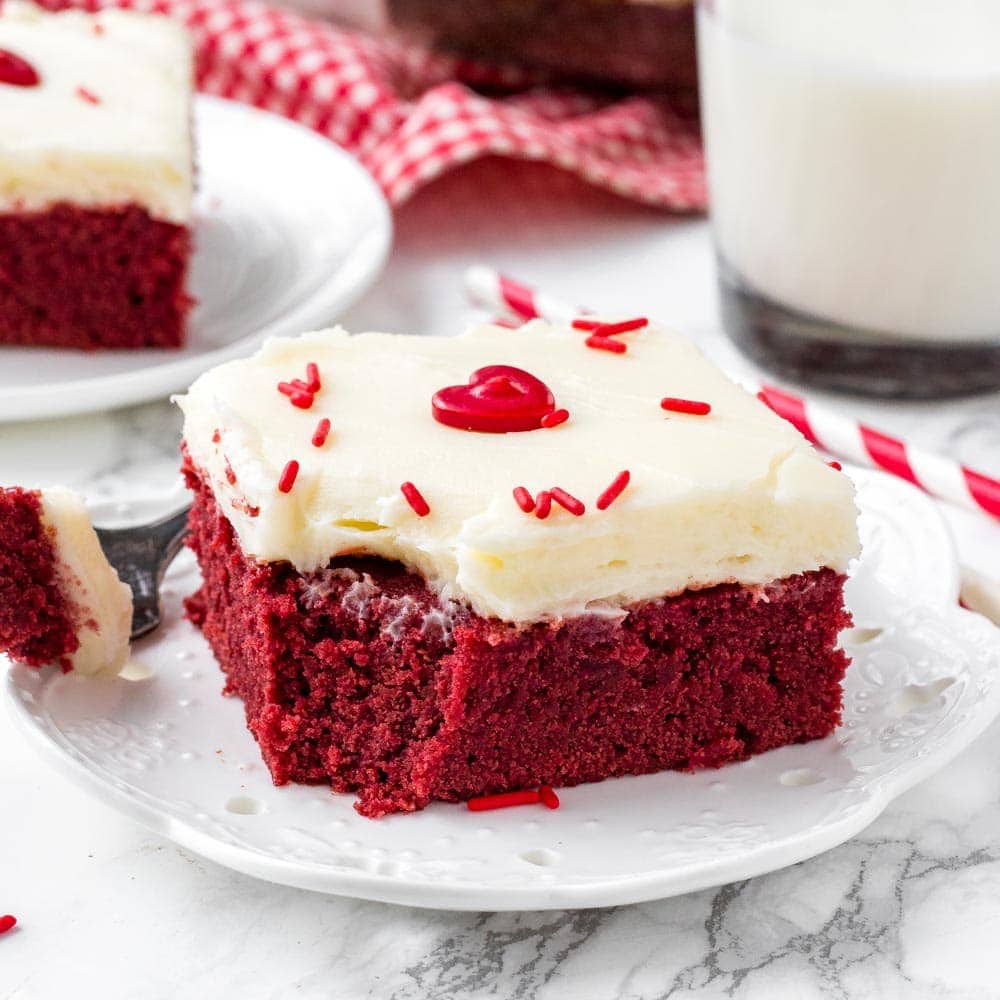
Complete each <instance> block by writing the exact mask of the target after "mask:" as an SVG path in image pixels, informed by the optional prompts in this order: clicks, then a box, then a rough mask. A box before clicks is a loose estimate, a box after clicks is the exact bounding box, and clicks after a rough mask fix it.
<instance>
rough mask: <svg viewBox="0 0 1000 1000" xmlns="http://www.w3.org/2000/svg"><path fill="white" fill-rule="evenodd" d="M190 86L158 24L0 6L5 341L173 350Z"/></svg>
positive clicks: (180, 283) (185, 219)
mask: <svg viewBox="0 0 1000 1000" xmlns="http://www.w3.org/2000/svg"><path fill="white" fill-rule="evenodd" d="M192 77H193V72H192V53H191V45H190V41H189V40H188V38H187V36H186V34H185V32H184V30H183V29H182V28H181V27H180V26H179V25H177V24H175V23H174V22H172V21H170V20H168V19H167V18H164V17H153V16H147V15H143V14H136V13H132V12H126V11H107V12H104V13H100V14H86V13H83V12H80V11H66V12H62V13H57V14H52V13H45V12H43V11H41V10H40V9H39V8H36V7H34V6H32V5H30V4H27V3H22V2H19V0H12V2H8V3H5V4H3V5H2V7H0V344H3V343H7V344H19V345H48V346H58V347H70V348H80V349H84V350H92V349H97V348H109V349H110V348H136V347H178V346H180V345H181V343H182V342H183V339H184V331H185V324H186V320H187V315H188V312H189V310H190V308H191V305H192V301H193V300H192V299H191V297H190V296H189V295H188V293H187V290H186V287H185V284H186V279H187V271H188V262H189V258H190V255H191V233H190V228H189V227H190V217H191V188H192V152H191V135H190V110H191V90H192Z"/></svg>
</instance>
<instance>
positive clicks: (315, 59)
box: [43, 0, 706, 211]
mask: <svg viewBox="0 0 1000 1000" xmlns="http://www.w3.org/2000/svg"><path fill="white" fill-rule="evenodd" d="M43 2H44V3H45V5H46V6H49V7H62V6H79V7H84V8H86V9H88V10H96V9H98V8H101V7H109V6H116V7H125V8H130V9H136V10H144V11H155V12H158V13H164V14H169V15H171V16H173V17H176V18H178V19H180V20H181V21H183V22H184V23H186V24H187V25H188V27H189V28H190V29H191V31H192V32H193V34H194V38H195V43H196V46H197V71H198V85H199V88H200V89H202V90H204V91H206V92H207V93H210V94H218V95H221V96H222V97H229V98H234V99H236V100H240V101H246V102H248V103H250V104H254V105H256V106H257V107H260V108H266V109H267V110H269V111H275V112H277V113H278V114H282V115H286V116H288V117H289V118H294V119H295V120H296V121H299V122H302V123H303V124H304V125H308V126H309V127H310V128H313V129H315V130H316V131H318V132H320V133H322V134H323V135H325V136H328V137H329V138H330V139H332V140H333V141H334V142H336V143H338V144H339V145H341V146H343V147H344V148H345V149H347V150H349V151H350V152H352V153H353V154H354V155H355V156H356V157H357V158H358V159H359V160H360V161H361V162H362V163H363V164H364V165H365V166H366V167H367V168H368V170H369V171H371V173H372V175H373V176H374V177H375V179H376V180H377V181H378V183H379V184H380V185H381V186H382V188H383V190H384V191H385V193H386V196H387V197H388V198H389V200H390V202H392V203H393V204H397V205H398V204H400V203H402V202H403V201H405V200H406V199H407V198H408V197H409V196H410V195H411V194H412V193H413V192H414V191H415V190H416V189H417V188H419V187H420V186H421V185H423V184H426V183H427V182H428V181H430V180H433V179H434V178H435V177H437V176H439V175H440V174H442V173H444V172H445V171H446V170H449V169H451V168H453V167H455V166H458V165H459V164H462V163H467V162H469V161H470V160H474V159H476V158H478V157H481V156H487V155H498V156H510V157H518V158H520V159H526V160H539V161H543V162H546V163H551V164H554V165H555V166H558V167H561V168H563V169H565V170H569V171H572V172H573V173H576V174H578V175H579V176H580V177H582V178H584V179H586V180H587V181H589V182H591V183H592V184H596V185H598V186H600V187H603V188H607V189H609V190H611V191H615V192H617V193H618V194H621V195H624V196H625V197H628V198H633V199H636V200H638V201H643V202H646V203H648V204H651V205H657V206H661V207H663V208H667V209H672V210H674V211H699V210H702V209H704V207H705V203H706V196H705V180H704V172H703V165H702V154H701V143H700V140H699V136H698V129H697V119H696V116H695V115H694V114H692V112H691V110H690V109H683V108H681V107H679V106H678V105H677V104H675V103H672V102H671V101H670V100H669V99H667V98H660V97H648V96H641V97H638V96H637V97H626V98H623V99H615V100H613V99H610V98H608V97H599V96H595V95H592V94H588V93H583V92H579V91H570V90H566V89H565V88H554V87H547V86H545V85H543V84H542V83H540V82H539V81H538V80H537V79H536V80H533V79H532V78H531V77H530V76H529V75H527V74H526V73H523V72H521V71H518V70H514V69H510V68H503V67H492V66H487V65H483V64H481V63H475V62H471V61H469V60H464V59H459V58H456V57H450V56H443V55H439V54H435V53H431V52H427V51H425V50H423V49H418V48H414V47H411V46H407V45H403V44H401V43H399V42H397V41H393V40H390V39H386V38H381V37H372V36H368V35H364V34H361V33H358V32H354V31H349V30H345V29H342V28H338V27H335V26H333V25H330V24H326V23H323V22H320V21H314V20H310V19H308V18H306V17H302V16H300V15H298V14H294V13H291V12H289V11H286V10H279V9H276V8H273V7H268V6H266V5H264V4H261V3H257V2H253V0H68V2H67V0H43ZM485 94H489V95H490V96H484V95H485Z"/></svg>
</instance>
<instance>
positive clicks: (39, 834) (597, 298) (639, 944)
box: [0, 162, 1000, 1000]
mask: <svg viewBox="0 0 1000 1000" xmlns="http://www.w3.org/2000/svg"><path fill="white" fill-rule="evenodd" d="M491 204H503V205H504V206H505V211H504V212H502V213H500V212H493V211H491V210H489V209H487V207H486V206H489V205H491ZM474 262H482V263H489V264H492V265H494V266H498V267H500V268H502V269H506V270H508V271H510V272H512V273H515V274H517V275H521V276H524V277H525V278H526V279H527V280H531V281H534V282H537V283H539V284H541V285H544V286H546V287H549V288H551V289H553V290H554V291H556V292H558V293H559V294H560V295H561V296H562V297H564V298H568V299H570V300H574V299H576V300H580V299H586V300H587V302H588V304H592V305H594V306H596V307H598V308H602V309H607V310H608V311H612V312H613V311H616V310H621V311H623V312H636V311H642V312H648V313H650V314H654V315H656V316H658V317H660V318H661V319H663V320H664V321H666V322H669V323H671V324H672V325H674V326H676V327H677V328H679V329H681V330H684V331H685V332H687V333H689V334H690V335H692V336H693V337H695V338H696V339H697V340H698V341H699V342H700V343H702V345H703V346H704V348H705V350H706V351H707V352H708V353H710V354H711V355H712V356H713V357H714V358H715V359H716V360H717V361H719V362H720V363H721V364H722V365H724V366H725V367H726V368H727V369H729V370H730V371H731V372H733V373H734V374H737V375H744V376H747V377H751V378H752V377H753V374H754V373H753V372H752V370H751V369H750V368H749V367H748V366H747V364H746V363H745V362H743V361H742V360H741V359H740V358H739V357H738V356H737V355H736V354H735V352H734V351H733V349H732V348H731V347H730V346H729V345H728V343H727V342H726V341H725V339H724V337H723V336H722V335H721V332H720V329H719V322H718V317H717V307H716V301H715V291H714V273H713V267H712V260H711V248H710V243H709V238H708V232H707V226H706V225H705V224H704V223H703V222H702V221H700V220H689V219H671V218H669V217H665V216H663V215H662V214H659V213H656V212H653V211H650V210H647V209H644V208H641V207H637V206H633V205H630V204H627V203H625V202H622V201H619V200H617V199H615V198H613V197H611V196H607V195H603V194H600V193H598V192H594V191H591V190H589V189H587V188H585V187H583V186H582V185H580V184H579V183H577V182H575V181H572V180H570V179H569V178H565V177H563V176H562V175H559V174H557V173H555V172H554V171H550V170H548V169H545V168H531V167H520V166H512V165H511V164H508V163H500V162H495V163H487V164H482V165H477V166H474V167H472V168H469V169H467V170H466V171H463V172H462V173H460V174H458V175H455V176H453V177H450V178H446V179H444V180H442V181H439V182H438V183H436V184H434V185H432V186H431V187H430V188H429V189H428V190H426V191H424V192H422V193H421V194H420V195H419V196H418V197H417V198H416V200H415V201H414V202H412V203H411V204H409V205H408V206H406V207H405V208H404V209H403V210H402V211H401V212H400V213H399V217H398V236H397V244H396V248H395V250H394V252H393V255H392V258H391V260H390V262H389V266H388V270H387V272H386V275H385V277H384V279H383V280H382V281H381V282H380V283H379V285H378V287H377V288H376V290H375V291H374V292H373V293H371V294H370V295H369V296H368V297H367V298H366V299H365V300H364V301H363V302H361V303H360V304H359V305H357V306H356V307H355V308H354V309H353V310H351V312H350V314H349V315H348V316H346V317H344V322H345V325H347V326H349V327H350V328H352V329H356V330H358V329H364V328H382V329H398V330H407V331H410V330H421V331H427V332H432V333H447V332H451V331H453V330H454V329H456V328H457V327H458V326H459V325H461V323H463V322H464V321H465V320H466V319H468V318H470V317H471V314H470V312H469V309H468V307H467V305H466V304H465V302H464V299H463V296H462V292H461V282H460V279H461V274H462V271H463V269H464V267H465V266H467V265H468V264H471V263H474ZM841 405H844V404H843V401H841ZM849 406H850V409H851V410H852V411H853V412H855V413H859V414H863V415H865V416H867V417H868V418H869V419H870V421H871V422H872V423H874V424H875V425H876V426H883V427H886V428H888V429H890V430H894V431H896V432H898V433H902V434H904V435H908V436H910V437H911V438H913V439H914V440H918V441H920V442H922V443H923V444H925V445H926V446H928V447H930V448H932V449H935V448H936V449H940V450H944V451H948V452H949V453H951V454H954V455H956V456H958V457H960V458H962V459H963V460H964V461H966V462H967V463H969V464H970V465H973V466H976V467H979V468H981V469H983V470H984V471H986V472H989V473H992V474H993V475H998V474H1000V397H997V396H991V397H980V398H978V399H972V400H964V401H960V402H954V403H947V404H935V405H927V404H924V405H918V404H911V405H891V404H873V403H865V404H860V403H857V402H853V401H852V402H851V403H850V404H849ZM178 428H179V420H178V415H177V413H176V412H175V411H174V410H173V408H172V407H171V406H170V405H169V404H168V403H166V402H162V403H153V404H150V405H146V406H141V407H136V408H132V409H128V410H123V411H119V412H115V413H104V414H96V415H91V416H84V417H78V418H70V419H66V420H60V421H48V422H41V423H34V424H20V425H12V424H4V425H0V480H2V481H3V482H7V483H9V482H24V483H30V484H39V485H44V484H49V483H55V482H61V483H65V484H66V485H70V486H74V487H76V488H78V489H81V490H82V491H84V492H85V493H86V494H87V496H88V497H89V498H91V499H93V500H111V501H113V502H115V503H118V504H121V505H122V508H121V509H122V512H123V513H127V510H128V507H129V505H130V504H131V503H132V502H133V501H135V500H136V499H137V498H142V499H148V498H152V497H162V498H164V499H163V502H164V505H165V506H167V505H169V503H170V502H171V501H170V498H171V497H174V498H176V493H175V492H174V491H175V488H176V478H177V475H176V467H177V455H176V447H177V436H178ZM946 515H947V517H948V520H949V522H950V524H951V526H952V528H953V530H954V533H955V536H956V540H957V542H958V545H959V550H960V553H961V557H962V560H963V561H964V562H965V563H967V564H968V565H971V566H974V567H976V568H978V569H980V570H982V571H984V572H992V574H993V575H994V576H995V575H997V573H998V570H997V567H1000V529H998V528H997V526H996V525H993V524H990V523H988V522H987V520H986V519H985V518H982V517H979V516H977V515H974V514H971V513H965V512H962V511H954V510H949V511H946ZM0 759H2V760H3V762H4V764H3V779H2V780H0V913H4V912H8V911H9V912H12V913H15V914H16V915H17V916H18V917H19V919H20V921H21V924H20V927H19V928H18V929H17V930H16V931H15V932H13V933H11V934H9V935H7V936H5V937H3V938H0V1000H29V998H30V1000H34V998H44V1000H48V998H62V997H65V996H70V995H73V996H84V997H90V996H95V997H96V996H100V997H102V998H103V1000H117V998H123V1000H124V998H129V1000H132V998H143V1000H172V998H175V997H199V998H200V997H212V998H228V997H239V998H241V1000H242V998H257V997H260V998H284V997H290V996H295V997H306V998H312V997H317V998H319V997H324V998H325V997H336V998H350V1000H353V998H362V997H374V998H387V1000H388V998H392V1000H438V998H441V1000H465V998H472V997H497V998H540V1000H563V998H565V1000H618V998H621V1000H640V998H641V1000H653V998H657V1000H659V998H667V997H670V998H674V997H677V998H681V997H705V998H711V997H740V998H758V997H759V998H767V1000H783V998H786V997H787V998H796V1000H799V998H811V997H833V998H850V1000H854V998H868V997H889V998H895V997H899V998H907V1000H908V998H923V997H928V998H930V997H934V998H941V997H947V998H951V997H954V998H968V1000H973V998H980V997H982V998H986V997H998V996H1000V949H998V948H997V947H996V941H997V939H998V936H1000V765H998V761H1000V724H996V725H994V726H993V727H992V729H990V730H989V731H988V732H987V733H986V735H985V736H983V737H982V738H981V739H979V740H978V741H977V742H976V743H975V744H974V745H973V746H972V747H971V748H970V749H969V750H968V751H966V752H965V753H964V754H963V755H962V756H961V757H960V758H959V759H958V760H956V761H954V762H953V763H952V764H950V765H949V766H948V767H947V768H945V769H944V770H943V771H942V772H940V773H939V774H938V775H937V776H935V777H934V778H932V779H930V780H929V781H926V782H924V783H923V784H921V785H920V786H919V787H917V788H915V789H914V790H912V791H911V792H909V793H908V794H906V795H905V796H903V797H902V798H901V799H899V800H897V801H896V802H895V803H893V804H892V805H891V806H890V807H889V809H887V810H886V812H885V813H884V814H883V816H882V817H881V818H880V819H879V820H878V821H877V822H875V823H874V824H873V825H872V826H871V827H870V828H869V829H868V830H867V831H865V832H864V833H863V834H862V835H860V836H858V837H856V838H854V839H853V840H851V841H850V842H848V843H847V844H844V845H843V846H841V847H838V848H835V849H834V850H832V851H829V852H828V853H826V854H824V855H822V856H820V857H818V858H815V859H813V860H811V861H807V862H804V863H802V864H800V865H797V866H795V867H793V868H790V869H786V870H784V871H779V872H776V873H774V874H771V875H767V876H763V877H760V878H756V879H752V880H750V881H747V882H741V883H737V884H734V885H728V886H724V887H722V888H720V889H716V890H712V891H705V892H699V893H695V894H692V895H688V896H683V897H680V898H677V899H670V900H664V901H660V902H655V903H647V904H643V905H638V906H630V907H621V908H617V909H606V910H590V911H577V912H547V913H520V914H485V913H484V914H469V913H449V912H433V911H422V910H417V909H406V908H402V907H394V906H386V905H381V904H376V903H366V902H358V901H354V900H348V899H338V898H332V897H324V896H320V895H316V894H312V893H308V892H301V891H297V890H293V889H286V888H282V887H279V886H274V885H270V884H267V883H263V882H257V881H254V880H253V879H250V878H248V877H245V876H242V875H238V874H236V873H234V872H231V871H228V870H226V869H224V868H221V867H218V866H216V865H214V864H212V863H210V862H207V861H203V860H201V859H200V858H198V857H196V856H194V855H192V854H190V853H188V852H187V851H184V850H181V849H180V848H178V847H175V846H174V845H173V844H172V843H170V842H169V841H166V840H163V839H162V838H160V837H158V836H155V835H153V834H150V833H147V832H146V831H144V830H143V829H141V828H139V827H137V826H135V825H134V824H133V823H131V822H129V821H127V820H125V819H122V818H120V817H119V816H118V815H117V814H115V813H114V812H112V811H111V810H110V809H108V808H106V807H105V806H103V805H100V804H98V803H97V802H95V801H92V800H91V799H89V798H88V797H87V796H86V795H84V793H83V792H82V791H80V790H78V789H77V788H75V787H74V786H73V785H72V784H70V783H69V782H67V781H66V780H64V779H63V778H62V777H59V776H58V775H56V774H55V773H53V772H52V771H50V770H49V769H48V767H46V766H45V765H43V764H42V763H41V761H39V760H38V759H36V758H35V756H34V755H33V754H32V753H31V752H30V751H29V750H28V748H27V747H26V746H25V745H23V743H22V742H21V740H20V739H19V738H17V736H16V735H15V734H14V733H13V732H12V731H11V730H10V728H9V726H7V725H0Z"/></svg>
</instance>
